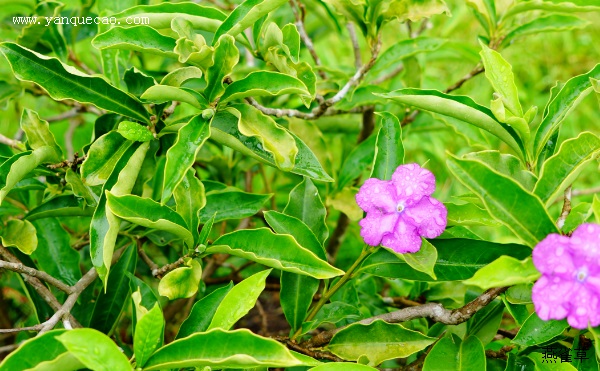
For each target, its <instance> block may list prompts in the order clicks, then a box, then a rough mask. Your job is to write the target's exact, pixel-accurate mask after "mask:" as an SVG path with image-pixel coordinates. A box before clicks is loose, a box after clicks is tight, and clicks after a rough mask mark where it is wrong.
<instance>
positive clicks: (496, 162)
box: [464, 151, 537, 191]
mask: <svg viewBox="0 0 600 371" xmlns="http://www.w3.org/2000/svg"><path fill="white" fill-rule="evenodd" d="M464 157H465V158H468V159H473V160H478V161H481V162H483V163H484V164H486V165H488V166H489V167H491V168H492V169H494V170H495V171H497V172H499V173H500V174H503V175H506V176H507V177H509V178H512V179H513V180H516V181H517V182H519V183H520V184H521V185H522V186H523V188H525V189H527V190H529V191H531V190H533V187H534V186H535V183H536V182H537V178H536V176H535V175H534V174H533V173H532V172H531V171H529V170H526V169H525V164H524V163H523V162H521V161H520V160H519V159H518V158H516V157H515V156H513V155H508V154H505V153H501V152H500V151H479V152H473V153H467V154H466V155H465V156H464Z"/></svg>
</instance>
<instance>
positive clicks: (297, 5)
mask: <svg viewBox="0 0 600 371" xmlns="http://www.w3.org/2000/svg"><path fill="white" fill-rule="evenodd" d="M290 5H291V6H292V12H293V13H294V18H296V22H295V24H296V28H297V29H298V33H299V34H300V38H301V39H302V41H303V42H304V45H305V46H306V49H308V52H309V53H310V55H311V57H312V59H313V60H314V61H315V65H316V66H317V67H319V66H321V59H320V58H319V55H318V54H317V52H316V51H315V46H314V44H313V42H312V39H311V38H310V36H308V33H306V28H305V27H304V14H305V12H306V10H305V9H304V5H303V4H302V3H301V2H300V0H290ZM317 72H318V74H319V76H321V78H322V79H323V80H325V79H326V78H327V74H326V73H325V71H323V70H321V69H319V70H318V71H317Z"/></svg>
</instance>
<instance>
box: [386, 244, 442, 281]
mask: <svg viewBox="0 0 600 371" xmlns="http://www.w3.org/2000/svg"><path fill="white" fill-rule="evenodd" d="M396 255H397V256H398V257H400V258H401V259H404V261H406V264H408V265H409V266H410V267H411V268H412V269H414V270H416V271H419V272H423V273H425V274H427V275H428V276H430V277H431V278H433V279H434V280H436V279H437V278H436V276H435V273H434V271H433V268H434V266H435V263H436V261H437V257H438V255H437V250H436V249H435V246H433V245H432V244H430V243H429V241H427V240H425V239H423V240H422V242H421V249H419V251H417V252H416V253H407V254H396Z"/></svg>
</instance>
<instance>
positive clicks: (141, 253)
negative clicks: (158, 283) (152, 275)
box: [136, 239, 159, 272]
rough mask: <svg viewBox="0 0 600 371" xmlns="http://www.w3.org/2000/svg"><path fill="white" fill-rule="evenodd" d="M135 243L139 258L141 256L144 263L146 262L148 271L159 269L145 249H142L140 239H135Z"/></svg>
mask: <svg viewBox="0 0 600 371" xmlns="http://www.w3.org/2000/svg"><path fill="white" fill-rule="evenodd" d="M136 244H137V252H138V255H139V256H140V258H142V260H143V261H144V263H146V265H147V266H148V268H150V271H151V272H154V271H158V269H159V266H158V264H156V263H155V262H154V261H153V260H152V259H150V257H149V256H148V255H147V254H146V251H145V250H144V245H143V243H142V241H141V240H140V239H138V240H136Z"/></svg>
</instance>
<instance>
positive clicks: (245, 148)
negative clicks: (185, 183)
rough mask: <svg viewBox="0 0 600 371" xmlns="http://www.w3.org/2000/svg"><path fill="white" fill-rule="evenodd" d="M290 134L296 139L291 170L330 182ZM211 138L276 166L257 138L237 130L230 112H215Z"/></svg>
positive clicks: (298, 141) (234, 118)
mask: <svg viewBox="0 0 600 371" xmlns="http://www.w3.org/2000/svg"><path fill="white" fill-rule="evenodd" d="M290 134H291V133H290ZM291 135H292V136H293V137H294V140H295V141H296V147H298V154H297V155H296V162H295V164H294V168H293V169H292V170H291V172H292V173H294V174H299V175H304V176H307V177H310V178H312V179H316V180H320V181H324V182H332V181H333V179H332V178H331V176H329V174H327V172H326V171H325V170H324V169H323V166H322V165H321V164H320V163H319V160H318V159H317V157H316V156H315V154H314V153H313V152H312V151H311V150H310V148H308V146H307V145H306V144H305V143H304V142H303V141H302V140H300V139H299V138H298V137H297V136H296V135H294V134H291ZM211 139H214V140H215V141H216V142H218V143H221V144H224V145H226V146H228V147H230V148H233V149H235V150H236V151H238V152H240V153H242V154H244V155H247V156H250V157H252V158H254V159H256V160H258V161H260V162H262V163H265V164H267V165H270V166H274V167H276V166H277V165H276V163H275V160H274V158H273V155H272V154H271V153H269V152H268V151H266V150H265V149H264V148H262V146H261V144H260V141H259V140H258V139H257V138H253V137H247V136H245V135H243V134H242V133H241V132H240V131H239V129H238V119H237V117H235V116H233V115H232V114H230V113H227V112H217V114H216V115H215V117H214V118H213V120H212V122H211Z"/></svg>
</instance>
